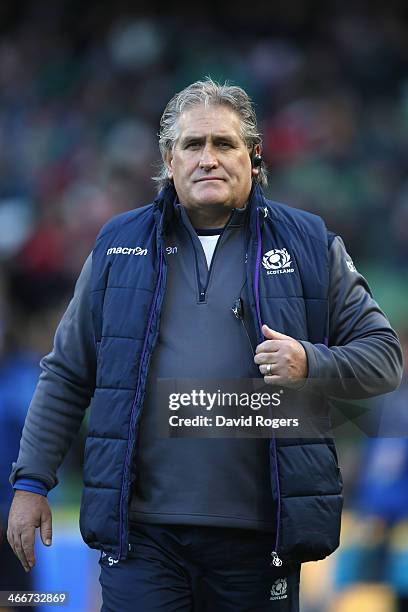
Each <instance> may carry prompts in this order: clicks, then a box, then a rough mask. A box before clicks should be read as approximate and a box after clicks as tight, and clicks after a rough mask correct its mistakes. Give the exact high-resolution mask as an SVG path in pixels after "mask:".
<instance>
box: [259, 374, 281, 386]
mask: <svg viewBox="0 0 408 612" xmlns="http://www.w3.org/2000/svg"><path fill="white" fill-rule="evenodd" d="M285 381H286V379H285V378H284V377H283V376H280V374H272V375H271V376H264V382H265V384H266V385H281V386H282V385H283V384H284V382H285Z"/></svg>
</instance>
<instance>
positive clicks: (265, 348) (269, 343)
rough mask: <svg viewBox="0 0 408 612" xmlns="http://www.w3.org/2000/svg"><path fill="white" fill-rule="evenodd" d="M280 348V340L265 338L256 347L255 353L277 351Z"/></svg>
mask: <svg viewBox="0 0 408 612" xmlns="http://www.w3.org/2000/svg"><path fill="white" fill-rule="evenodd" d="M279 348H280V340H264V342H261V343H260V344H258V346H257V347H256V351H255V353H275V352H276V351H278V350H279Z"/></svg>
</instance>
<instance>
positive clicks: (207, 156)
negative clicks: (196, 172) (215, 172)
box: [198, 146, 218, 170]
mask: <svg viewBox="0 0 408 612" xmlns="http://www.w3.org/2000/svg"><path fill="white" fill-rule="evenodd" d="M198 165H199V167H200V168H202V169H203V170H211V169H212V168H216V167H217V166H218V159H217V157H216V155H215V154H214V151H213V150H212V148H211V147H209V146H206V147H204V149H203V150H202V153H201V157H200V161H199V162H198Z"/></svg>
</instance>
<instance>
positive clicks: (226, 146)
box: [218, 140, 232, 149]
mask: <svg viewBox="0 0 408 612" xmlns="http://www.w3.org/2000/svg"><path fill="white" fill-rule="evenodd" d="M218 146H219V147H220V149H230V148H231V147H232V145H231V143H230V142H227V141H226V140H225V141H221V142H220V143H219V145H218Z"/></svg>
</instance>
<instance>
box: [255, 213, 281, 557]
mask: <svg viewBox="0 0 408 612" xmlns="http://www.w3.org/2000/svg"><path fill="white" fill-rule="evenodd" d="M256 213H257V214H256V240H257V248H256V261H255V278H254V295H255V309H256V318H257V322H258V328H259V333H260V336H261V337H262V335H263V334H262V319H261V306H260V300H259V274H260V269H261V258H262V236H261V223H260V219H259V217H260V214H261V213H263V219H262V221H264V219H266V218H267V216H268V209H267V207H266V206H265V207H264V208H257V211H256ZM270 450H271V451H272V454H273V462H274V467H275V469H274V477H275V487H276V494H277V512H276V539H275V550H273V551H272V552H271V556H272V562H271V565H274V566H276V567H279V566H281V565H282V560H281V559H280V558H279V555H278V552H277V551H278V548H279V531H280V523H281V495H280V483H279V471H278V453H277V450H276V438H275V432H274V430H272V438H271V442H270ZM271 485H272V482H271Z"/></svg>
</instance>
